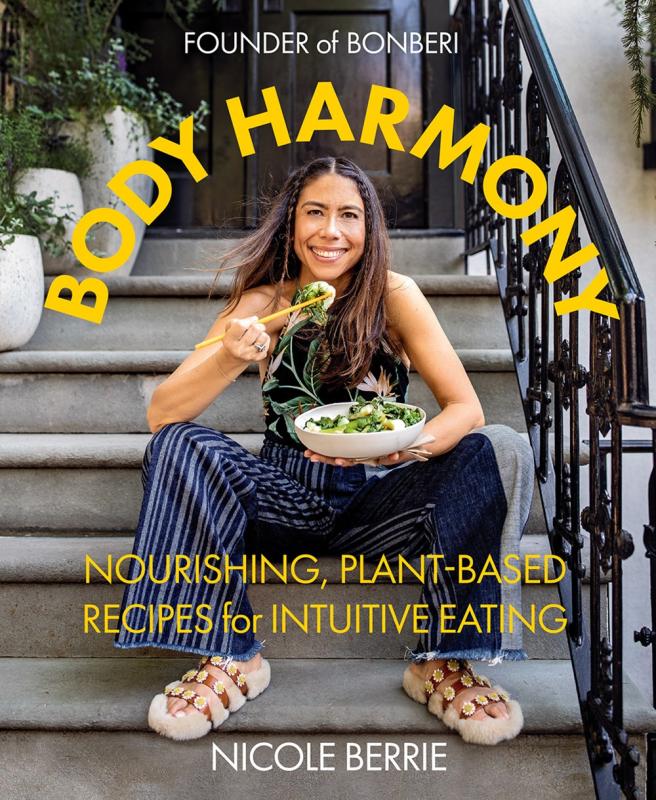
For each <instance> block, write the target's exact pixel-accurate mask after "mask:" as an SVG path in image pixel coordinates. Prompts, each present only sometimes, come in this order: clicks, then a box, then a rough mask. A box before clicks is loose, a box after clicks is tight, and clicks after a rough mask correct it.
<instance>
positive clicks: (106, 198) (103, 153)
mask: <svg viewBox="0 0 656 800" xmlns="http://www.w3.org/2000/svg"><path fill="white" fill-rule="evenodd" d="M105 123H106V126H107V129H105V127H104V126H103V125H102V124H100V123H95V122H94V123H92V124H90V125H83V124H82V123H73V124H71V125H70V126H66V130H67V131H69V132H70V133H71V134H72V135H73V136H75V137H76V138H78V139H81V140H83V141H86V143H87V145H88V147H89V148H90V149H91V153H92V154H93V166H92V168H91V175H90V176H89V177H88V178H82V180H81V184H82V196H83V198H84V208H85V210H86V211H91V210H92V209H94V208H100V207H109V208H116V209H118V211H120V212H121V213H123V214H125V216H126V217H127V218H128V219H129V220H130V222H131V223H132V225H133V226H134V231H135V234H136V244H135V247H134V250H133V251H132V253H131V255H130V258H129V259H128V260H127V261H126V262H125V264H124V265H123V266H122V267H120V268H119V269H117V270H115V272H113V273H112V274H114V275H129V274H130V272H131V271H132V267H133V266H134V262H135V261H136V259H137V255H138V254H139V248H140V247H141V241H142V239H143V235H144V232H145V230H146V225H145V223H144V222H142V221H141V220H140V219H139V217H138V216H137V215H136V214H135V213H134V212H133V211H131V210H130V209H129V208H128V207H127V206H126V205H125V203H123V202H122V201H120V200H119V199H118V198H117V197H116V195H115V194H114V193H113V192H112V191H110V190H109V189H108V188H107V182H108V181H109V180H111V179H112V178H113V177H114V175H115V174H116V173H117V172H118V171H119V169H121V167H124V166H125V165H126V164H129V163H130V162H131V161H137V160H147V161H152V160H153V151H152V150H151V149H150V148H149V147H148V142H149V141H150V136H149V134H148V129H147V127H146V125H145V123H144V122H143V121H142V120H141V119H140V118H139V117H138V116H137V115H136V114H133V113H132V112H128V111H124V110H123V109H122V108H121V107H120V106H119V107H117V108H115V109H114V110H113V111H109V112H108V113H107V114H105ZM107 131H109V133H110V136H111V141H109V139H108V138H107ZM129 186H130V188H131V189H132V190H133V191H134V192H135V193H136V194H137V195H138V196H139V197H140V198H141V199H142V200H143V201H144V202H146V203H149V202H150V199H151V196H152V192H153V182H152V180H151V179H150V178H147V177H145V176H139V175H136V176H135V177H134V178H131V179H130V181H129ZM91 236H92V237H93V239H90V240H89V244H90V246H91V248H92V249H93V250H95V251H97V252H99V254H100V253H102V254H107V255H113V254H114V253H115V252H116V251H117V250H118V248H119V246H120V243H121V235H120V233H119V232H118V230H117V229H116V228H114V227H113V226H112V225H108V224H101V225H96V226H95V228H93V230H92V233H91Z"/></svg>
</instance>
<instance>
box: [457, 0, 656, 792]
mask: <svg viewBox="0 0 656 800" xmlns="http://www.w3.org/2000/svg"><path fill="white" fill-rule="evenodd" d="M504 9H507V11H506V13H505V18H504ZM486 11H487V14H486ZM456 15H457V16H458V18H459V20H461V21H462V22H463V27H462V29H463V30H464V35H463V45H462V53H463V57H462V60H461V63H462V65H463V97H464V100H465V109H464V117H465V123H464V125H465V130H469V129H471V127H473V125H474V124H475V123H476V122H479V121H485V122H486V123H487V124H488V125H489V126H490V136H489V140H488V147H487V149H486V151H485V163H486V164H487V163H491V162H492V161H496V160H498V159H500V158H503V157H504V156H506V155H512V154H520V153H522V152H525V154H526V156H527V157H528V158H530V159H531V160H532V161H533V162H534V163H535V164H537V165H538V166H539V167H540V169H541V170H542V171H543V172H544V173H545V174H546V173H548V172H549V171H550V170H551V169H555V174H554V177H553V181H552V182H549V186H548V194H547V198H546V199H545V201H544V203H543V204H542V206H541V208H540V209H538V210H537V211H536V212H535V213H534V214H532V215H531V216H530V217H529V219H528V220H527V221H525V220H511V219H506V218H504V217H502V216H499V215H498V214H496V213H495V212H494V211H493V210H492V209H491V208H489V206H488V205H487V203H486V201H485V198H484V195H483V192H482V184H481V180H480V179H481V177H482V176H481V175H480V174H479V175H478V176H477V177H478V180H477V182H475V183H474V185H473V186H467V187H465V193H464V194H465V209H464V218H465V226H466V232H465V233H466V242H467V248H468V252H469V251H470V250H471V252H479V251H480V250H481V249H483V248H485V247H486V245H487V247H488V255H489V256H491V258H490V260H491V261H493V264H494V268H495V272H496V274H497V278H498V281H499V286H500V291H501V295H502V301H503V310H504V315H505V319H506V324H507V328H508V333H509V339H510V343H511V348H512V351H513V356H514V363H515V368H516V372H517V377H518V381H519V385H520V388H521V392H522V396H523V406H524V411H525V417H526V424H527V428H528V431H529V437H530V440H531V444H532V446H533V448H534V450H535V453H536V464H537V475H538V478H539V481H540V491H541V493H542V500H543V505H544V507H545V510H546V511H547V516H548V520H547V526H548V528H549V532H550V534H552V536H551V543H552V548H553V550H554V552H556V553H560V554H561V555H562V556H563V557H564V558H565V560H566V563H567V568H568V582H567V587H568V588H566V589H565V588H563V587H561V589H562V591H561V598H562V602H563V605H564V606H565V607H566V609H567V616H568V622H569V625H568V633H569V641H570V645H571V652H572V659H573V663H574V668H575V670H576V672H577V685H578V689H579V699H580V701H581V707H582V710H583V719H584V727H585V735H586V739H587V742H588V745H589V751H590V753H591V757H592V760H593V763H594V765H595V766H594V769H593V777H594V780H595V783H596V786H597V788H598V787H599V786H602V785H604V786H607V785H608V780H609V776H610V773H611V772H612V775H613V777H614V778H615V780H616V781H617V782H618V783H619V785H620V786H621V787H622V791H623V792H624V794H625V795H626V796H627V797H633V796H634V792H635V767H636V764H637V750H636V749H635V748H632V747H631V746H630V745H629V744H628V737H627V734H626V732H625V730H624V728H623V720H622V713H623V709H622V680H621V674H620V672H621V665H622V641H621V636H620V634H619V632H620V631H621V627H622V626H621V621H622V598H621V580H622V563H623V561H624V560H625V559H626V558H628V557H629V556H630V555H631V553H632V552H633V549H634V548H633V539H632V537H631V535H630V534H629V533H628V532H627V531H626V530H624V528H623V526H622V514H621V510H622V507H621V504H622V498H621V479H622V453H623V451H622V430H623V429H622V426H623V425H625V424H630V423H627V422H626V420H627V418H628V417H629V416H630V412H628V411H627V396H628V395H630V394H631V391H632V390H635V386H634V383H636V379H635V375H636V374H638V373H637V372H636V370H637V366H636V365H638V366H639V365H641V364H642V363H643V361H641V360H640V359H638V358H633V359H631V358H628V359H627V357H626V354H629V355H631V354H634V353H639V352H642V349H641V348H644V346H645V344H644V341H643V339H644V334H642V333H641V331H640V328H639V325H638V324H637V323H640V322H641V321H642V322H644V318H643V317H641V314H642V307H640V308H635V309H634V308H631V313H632V314H634V316H635V320H636V324H635V325H633V327H632V326H631V324H628V323H627V321H624V324H621V325H620V324H618V323H617V322H615V321H614V320H613V321H611V320H609V319H608V318H606V317H601V316H600V315H598V314H591V315H590V316H589V325H590V351H589V354H586V358H587V360H585V359H584V358H583V357H582V355H581V354H580V353H579V341H580V340H581V341H583V338H584V337H583V335H582V334H581V330H580V329H581V327H582V325H583V324H584V323H585V324H588V316H587V315H583V314H579V313H576V312H574V313H572V314H569V315H567V316H566V317H558V316H557V315H556V314H555V313H554V308H553V304H554V302H558V301H559V300H561V299H563V297H565V296H569V297H570V298H571V297H573V296H575V295H578V294H579V283H580V279H581V270H580V269H575V270H572V271H571V272H569V273H567V274H566V275H564V276H563V277H562V278H559V279H558V280H557V281H555V282H554V283H553V284H549V283H547V281H546V280H545V278H544V270H545V267H546V264H547V259H548V256H549V253H550V247H551V245H552V243H553V236H551V237H544V238H543V239H540V240H539V241H537V242H535V243H534V244H533V245H531V246H530V248H529V249H528V251H524V249H523V242H522V238H521V234H522V231H523V230H524V229H525V228H526V227H531V226H533V225H535V224H537V222H539V221H541V220H544V219H546V218H547V217H549V216H550V215H551V214H553V213H555V212H558V211H560V210H561V209H563V208H566V207H567V206H570V207H571V208H572V209H573V210H574V212H575V220H576V222H575V224H574V226H573V228H572V230H571V232H570V236H569V240H568V242H567V244H566V247H565V252H564V256H563V257H564V258H567V257H568V256H570V255H572V254H573V253H575V252H577V251H578V250H580V249H581V236H582V235H583V234H582V235H581V236H580V235H579V223H580V226H581V230H583V228H584V226H585V228H586V233H587V234H589V235H590V236H592V234H593V233H594V230H597V231H598V230H599V228H600V224H601V226H603V228H604V229H608V228H612V227H613V226H615V227H616V223H615V221H614V218H613V217H612V214H611V213H610V212H609V210H608V208H607V207H605V206H603V207H602V205H601V204H597V206H595V203H596V200H597V197H598V194H597V195H596V196H592V195H591V192H590V186H594V185H595V181H598V177H597V176H596V174H595V173H594V170H593V169H591V166H590V163H589V157H588V160H586V159H585V158H583V157H582V155H581V153H585V152H586V146H585V142H584V141H583V139H582V136H581V135H580V132H579V131H578V125H577V123H576V120H575V118H574V115H573V114H572V112H571V108H570V107H569V106H568V105H567V104H565V103H563V104H562V108H559V107H558V106H557V105H556V106H555V105H554V103H555V102H556V100H557V98H559V97H563V96H565V91H564V88H563V87H562V83H561V82H560V78H559V76H558V74H557V72H556V70H555V69H554V68H553V63H552V62H551V61H550V60H549V59H550V56H549V55H548V54H545V52H543V51H544V47H543V39H542V37H541V34H540V33H539V31H538V32H537V33H536V30H534V28H532V27H531V26H535V25H536V24H537V23H536V22H535V19H534V15H533V12H532V10H531V9H530V6H529V5H528V4H527V3H526V2H525V0H509V2H506V3H504V2H502V0H488V1H487V3H485V2H482V1H481V0H460V3H459V4H458V9H457V11H456ZM524 58H526V59H527V62H528V63H530V64H531V75H530V77H529V79H528V82H527V84H526V87H525V90H524V89H523V71H522V61H523V59H524ZM545 98H546V99H547V100H548V102H546V101H545ZM554 98H556V100H554ZM566 106H567V107H566ZM574 128H576V137H578V138H576V137H574V139H573V138H572V137H571V136H570V133H571V131H572V130H573V129H574ZM550 131H553V134H554V135H553V137H550ZM524 136H525V137H526V141H525V148H524V149H523V145H522V140H523V137H524ZM570 141H572V142H573V143H574V144H573V146H572V147H569V146H568V149H566V150H565V149H561V148H564V147H565V145H567V144H568V142H570ZM552 151H553V152H552ZM556 165H557V167H556ZM570 168H571V172H570ZM500 191H501V192H502V193H503V195H504V198H505V200H506V202H508V203H511V204H515V205H518V204H521V202H522V193H523V192H524V184H523V177H522V175H521V173H519V172H518V171H516V170H515V171H513V170H510V171H507V172H506V173H505V174H504V176H503V178H502V184H501V186H500ZM579 198H581V200H582V201H583V200H585V202H579ZM591 208H595V212H594V215H592V216H591V211H590V209H591ZM581 209H583V211H582V210H581ZM603 238H604V237H599V236H597V237H596V238H595V243H596V244H597V245H598V247H599V250H600V253H601V254H602V255H601V256H600V257H599V263H600V265H604V266H606V267H607V269H608V272H609V274H611V272H612V271H613V270H614V271H615V274H616V276H617V275H618V274H619V275H620V281H619V283H620V284H622V285H624V284H626V285H629V283H630V281H629V279H628V278H627V275H629V274H630V273H631V270H632V267H631V265H630V258H629V256H628V253H626V252H625V251H622V252H620V253H619V254H618V253H617V251H616V250H615V251H614V250H613V248H612V247H611V248H609V247H608V242H604V241H603ZM610 238H611V237H609V240H610ZM615 238H616V239H621V236H620V235H619V232H617V235H616V237H615ZM601 244H604V245H605V248H604V247H602V246H601ZM610 267H612V270H611V269H610ZM586 269H589V268H586ZM618 270H619V272H618ZM622 270H624V272H622ZM620 273H621V274H620ZM611 285H612V286H614V285H615V284H613V283H612V282H611ZM640 291H641V290H640V289H639V288H638V289H637V290H635V289H634V292H635V293H636V296H637V295H638V294H639V293H640ZM640 297H642V295H640ZM602 299H606V300H614V301H615V302H616V303H618V302H623V301H622V299H621V297H618V296H611V289H610V287H607V288H606V289H605V290H604V293H603V294H602ZM630 337H633V338H632V339H631V338H630ZM641 337H642V338H641ZM627 360H628V361H630V362H631V364H630V365H629V366H628V367H626V370H625V372H626V374H624V373H623V372H622V369H623V366H622V365H624V364H626V362H627ZM634 373H635V374H634ZM627 376H629V377H627ZM618 387H620V388H618ZM620 389H621V391H620ZM584 390H585V392H586V395H585V411H586V413H587V418H588V422H589V436H588V438H589V440H590V458H591V461H590V467H589V473H588V474H589V484H590V494H589V503H588V505H587V507H586V508H584V509H583V511H582V512H581V511H580V507H581V486H580V482H581V474H580V473H581V468H580V447H581V441H582V439H584V438H586V433H587V432H586V431H585V430H584V429H583V428H582V425H581V421H580V419H579V405H580V404H581V403H582V402H583V401H582V398H581V392H582V391H584ZM633 394H634V395H635V396H636V397H637V396H638V395H640V396H639V397H637V399H636V397H634V399H633V402H637V403H643V404H644V402H645V400H644V396H643V394H644V393H643V394H640V392H638V391H637V390H636V391H633ZM618 397H621V400H622V407H621V413H620V411H618ZM643 407H644V406H643ZM650 409H651V407H650ZM654 417H656V412H654ZM644 424H645V426H646V425H648V424H651V425H653V424H654V422H653V421H652V422H646V423H644ZM609 434H610V435H611V438H610V441H608V440H606V439H605V437H607V436H608V435H609ZM551 436H553V438H555V458H554V463H553V466H552V460H551V455H550V441H549V440H550V437H551ZM654 441H655V443H656V438H655V440H654ZM654 446H655V447H656V444H655V445H654ZM609 453H610V454H611V456H612V458H611V459H610V460H611V464H610V469H609V468H608V465H607V461H608V460H609ZM655 463H656V462H655ZM654 487H655V490H654V502H653V506H654V512H653V513H654V519H651V517H650V525H651V527H649V526H648V528H649V531H650V533H649V540H650V543H651V545H652V547H651V554H649V552H648V555H649V557H650V558H651V559H652V561H653V566H654V570H653V576H656V533H655V532H654V531H655V530H656V478H655V479H654ZM650 508H651V506H650ZM646 530H647V529H646ZM583 531H588V532H589V534H590V535H589V537H588V536H584V534H583ZM588 544H589V546H590V567H589V569H588V573H589V588H590V603H589V609H584V607H583V588H584V587H583V578H584V576H585V574H586V570H585V569H584V566H583V558H582V554H583V550H584V548H585V547H587V546H588ZM604 576H610V578H611V581H610V583H608V582H607V581H606V582H605V581H604ZM653 583H654V585H656V577H654V579H653ZM609 586H610V587H611V590H612V592H613V595H612V605H611V607H610V613H609V607H608V605H607V603H606V602H605V598H606V596H607V593H608V587H609ZM588 621H589V624H588ZM587 628H589V630H590V636H589V638H588V637H587V636H586V635H585V634H586V629H587ZM635 636H636V640H637V641H639V642H641V643H642V644H645V645H648V644H652V643H654V650H656V613H654V615H653V619H652V623H651V626H644V627H643V628H642V630H640V631H636V634H635ZM654 740H655V741H656V737H654ZM654 763H656V761H655V762H654ZM602 774H603V776H604V777H603V780H602V779H601V778H600V777H599V776H600V775H602ZM611 780H612V778H611ZM597 781H599V782H598V783H597Z"/></svg>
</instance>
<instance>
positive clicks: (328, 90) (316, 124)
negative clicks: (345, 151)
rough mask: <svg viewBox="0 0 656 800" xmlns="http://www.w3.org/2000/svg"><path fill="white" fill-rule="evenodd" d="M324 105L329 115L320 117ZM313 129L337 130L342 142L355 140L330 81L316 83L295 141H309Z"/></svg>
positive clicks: (313, 131)
mask: <svg viewBox="0 0 656 800" xmlns="http://www.w3.org/2000/svg"><path fill="white" fill-rule="evenodd" d="M324 106H326V108H327V109H328V113H329V115H330V116H328V117H326V118H324V119H320V118H319V117H320V114H321V112H322V111H323V107H324ZM315 131H337V135H338V136H339V138H340V139H341V141H342V142H353V141H355V136H354V135H353V131H352V130H351V127H350V125H349V124H348V120H347V119H346V114H345V113H344V109H343V108H342V105H341V103H340V102H339V98H338V97H337V94H336V92H335V89H334V88H333V85H332V83H331V82H330V81H319V83H317V87H316V89H315V90H314V94H313V95H312V99H311V100H310V103H309V105H308V109H307V111H306V112H305V117H304V118H303V122H302V123H301V128H300V130H299V132H298V136H297V137H296V141H297V142H309V141H310V139H311V138H312V136H313V135H314V133H315Z"/></svg>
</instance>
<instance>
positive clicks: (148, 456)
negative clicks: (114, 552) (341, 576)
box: [115, 422, 533, 660]
mask: <svg viewBox="0 0 656 800" xmlns="http://www.w3.org/2000/svg"><path fill="white" fill-rule="evenodd" d="M142 481H143V486H144V497H143V503H142V507H141V512H140V516H139V523H138V526H137V530H136V536H135V545H134V549H133V552H134V553H135V554H136V555H138V556H140V557H141V558H142V559H144V561H147V560H148V559H149V558H150V559H151V560H152V575H154V576H157V577H159V576H161V575H163V574H165V566H166V564H165V562H166V557H167V556H169V557H171V558H173V557H175V555H176V554H183V555H187V556H189V557H190V558H191V559H193V558H194V557H196V558H198V559H200V560H201V561H202V559H203V557H204V556H207V555H209V554H212V555H214V554H216V555H218V556H221V557H223V556H225V555H228V556H229V558H230V561H231V563H232V564H241V563H242V557H243V556H244V553H245V552H249V551H251V550H252V551H254V552H261V553H264V554H266V555H267V556H269V557H272V556H275V555H282V554H283V553H286V554H287V555H288V556H293V555H296V554H299V553H313V554H315V555H320V554H322V553H333V554H338V553H350V554H353V555H357V554H363V555H364V556H365V557H366V558H367V557H368V558H372V559H376V558H378V557H380V556H381V555H383V554H384V555H386V556H388V557H393V556H394V555H398V554H402V555H404V556H406V557H409V558H410V557H415V556H419V555H421V554H422V553H440V554H441V555H442V556H443V561H442V563H443V564H444V565H448V564H452V563H455V559H456V558H457V556H458V553H466V554H469V555H470V556H471V557H472V558H473V562H474V563H473V566H474V568H475V569H476V568H477V567H478V568H479V569H480V567H481V566H482V564H483V562H484V561H485V559H486V558H487V556H488V555H489V554H492V555H493V557H494V559H495V561H496V562H497V563H501V561H502V559H503V557H504V555H506V554H507V553H512V552H519V538H520V536H521V533H522V529H523V527H524V524H525V522H526V519H527V517H528V510H529V507H530V500H531V491H532V486H533V459H532V455H531V451H530V448H529V447H528V445H527V444H526V443H525V442H524V440H522V438H521V437H519V436H518V434H516V433H515V432H514V431H512V430H511V429H509V428H506V427H505V426H501V425H491V426H487V427H485V428H482V429H480V430H479V431H476V432H475V433H472V434H469V435H468V436H466V437H464V439H463V440H462V441H461V442H460V443H459V444H458V445H457V446H456V447H455V448H454V449H453V450H451V451H450V452H449V453H446V454H444V455H442V456H439V457H437V458H431V459H429V461H427V462H409V463H404V464H401V465H398V466H395V467H392V468H389V469H388V468H384V467H377V468H372V467H365V466H363V465H361V464H360V465H357V466H354V467H333V466H331V465H328V464H321V463H312V462H310V461H309V460H308V459H307V458H305V457H304V456H303V453H302V451H299V450H295V449H293V448H291V447H287V446H285V445H281V444H273V443H270V442H265V444H264V446H263V448H262V450H261V452H260V455H259V457H258V456H254V455H252V454H251V453H249V452H248V451H247V450H246V449H245V448H244V447H242V446H241V445H240V444H238V443H237V442H235V441H234V440H233V439H231V438H230V437H229V436H227V435H225V434H223V433H221V432H219V431H216V430H213V429H211V428H207V427H204V426H202V425H198V424H196V423H191V422H185V423H174V424H170V425H166V426H165V427H164V428H162V429H161V430H160V431H158V432H157V433H156V434H155V435H154V436H153V437H152V439H151V440H150V442H149V444H148V447H147V448H146V453H145V456H144V461H143V471H142ZM221 563H222V562H221ZM520 591H521V590H520V587H519V586H518V585H504V584H501V585H500V584H499V583H498V581H496V580H493V579H487V578H486V579H484V580H482V581H481V582H479V583H474V584H459V583H458V582H456V581H454V580H453V579H452V578H451V577H450V574H449V572H448V571H447V570H445V569H441V570H440V573H439V579H438V580H437V581H435V582H433V581H432V580H427V581H426V582H425V583H424V585H423V587H422V592H421V598H420V599H419V598H418V601H419V602H421V603H425V604H426V605H427V606H428V611H427V612H426V613H427V614H428V623H427V628H428V633H426V634H422V636H421V637H420V639H419V642H418V645H417V649H416V650H415V651H410V650H409V651H408V655H409V657H411V658H413V659H414V660H422V659H425V658H431V657H432V658H435V657H460V658H472V659H476V658H478V659H486V658H495V657H502V658H508V659H519V658H524V657H525V654H524V651H523V650H522V647H521V631H518V632H515V633H514V634H508V633H503V634H502V633H500V632H499V630H498V626H496V625H493V626H492V629H491V630H489V631H488V630H484V631H483V632H478V631H477V630H475V629H473V628H472V626H466V627H465V628H464V630H463V631H462V632H461V633H458V634H440V630H439V627H440V625H439V621H440V606H441V605H442V604H444V603H449V604H453V606H454V607H455V608H456V609H463V608H464V607H466V606H468V605H471V606H472V607H473V608H474V610H475V611H476V612H477V613H481V611H480V608H479V606H480V605H481V604H503V603H505V604H508V603H511V604H513V605H515V606H516V607H517V608H519V607H520V604H521V595H520ZM227 601H231V602H232V606H231V607H230V612H231V613H232V614H244V615H246V616H247V617H250V616H251V615H252V613H253V611H252V608H251V605H250V603H249V600H248V596H247V591H246V586H245V585H244V582H243V580H242V577H241V574H240V572H239V571H238V570H233V571H232V572H231V574H230V577H229V580H227V581H225V580H221V581H218V582H215V583H209V582H203V581H199V582H193V583H187V582H185V581H181V582H174V581H168V582H165V583H158V582H156V581H154V580H152V579H151V577H149V576H148V574H146V576H145V577H144V578H142V579H141V580H140V581H138V582H136V583H134V584H131V585H129V586H127V588H126V590H125V594H124V597H123V607H122V610H124V609H126V607H128V606H131V610H130V617H129V619H130V623H129V627H130V629H132V630H139V629H141V628H143V627H146V626H145V620H146V614H145V612H143V611H141V610H139V608H140V607H148V606H154V607H157V606H159V605H160V604H168V605H170V606H173V607H176V606H178V605H179V604H189V607H191V608H196V607H198V606H199V605H201V604H207V605H208V606H209V607H211V609H212V610H213V611H212V614H211V616H212V619H213V625H212V626H211V630H209V631H207V632H192V633H178V632H176V629H175V625H168V626H163V628H162V631H161V632H159V631H157V630H156V631H155V632H148V629H147V631H146V632H144V633H132V632H130V631H129V630H127V629H126V628H122V629H121V632H120V633H119V634H118V635H117V637H116V642H115V644H116V646H117V647H122V648H129V647H144V646H154V647H162V648H166V649H172V650H181V651H187V652H193V653H199V654H203V655H225V656H233V657H234V658H235V659H237V660H246V659H248V658H251V657H252V656H253V655H255V653H257V652H258V651H259V650H260V649H261V648H262V643H261V642H260V641H258V640H257V639H256V638H255V636H254V635H253V633H252V631H249V632H246V633H236V632H234V631H233V630H225V629H224V627H223V621H222V610H223V607H224V604H225V603H226V602H227ZM449 613H455V614H456V616H457V614H458V611H455V612H454V611H453V610H450V612H449ZM189 625H190V627H191V626H192V623H189Z"/></svg>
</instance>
